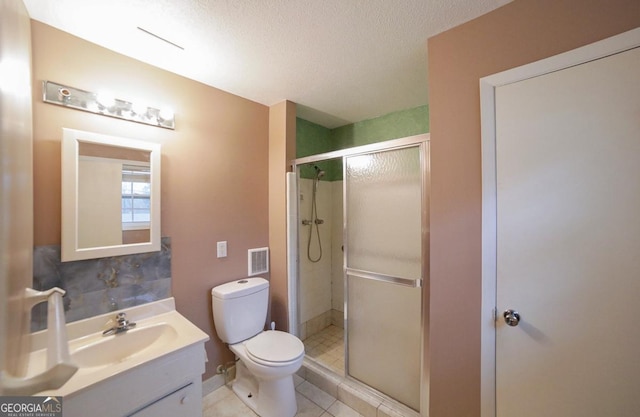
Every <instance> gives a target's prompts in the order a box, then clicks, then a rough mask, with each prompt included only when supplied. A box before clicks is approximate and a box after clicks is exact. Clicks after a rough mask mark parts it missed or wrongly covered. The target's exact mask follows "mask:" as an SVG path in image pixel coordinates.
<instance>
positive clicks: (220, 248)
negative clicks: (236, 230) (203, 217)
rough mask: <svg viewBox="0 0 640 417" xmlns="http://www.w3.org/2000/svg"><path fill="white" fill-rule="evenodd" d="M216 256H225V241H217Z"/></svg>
mask: <svg viewBox="0 0 640 417" xmlns="http://www.w3.org/2000/svg"><path fill="white" fill-rule="evenodd" d="M216 249H217V254H218V258H226V257H227V241H226V240H225V241H222V242H218V243H217V245H216Z"/></svg>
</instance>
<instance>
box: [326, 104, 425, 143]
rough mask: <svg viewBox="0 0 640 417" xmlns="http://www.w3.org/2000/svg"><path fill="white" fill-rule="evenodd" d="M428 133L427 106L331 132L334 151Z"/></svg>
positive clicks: (364, 121)
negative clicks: (334, 146)
mask: <svg viewBox="0 0 640 417" xmlns="http://www.w3.org/2000/svg"><path fill="white" fill-rule="evenodd" d="M427 132H429V106H420V107H414V108H413V109H407V110H402V111H398V112H395V113H389V114H386V115H384V116H380V117H376V118H375V119H369V120H363V121H362V122H356V123H353V124H350V125H345V126H341V127H337V128H335V129H332V130H331V141H332V143H334V144H335V145H336V146H337V147H336V148H335V149H347V148H351V147H354V146H361V145H368V144H371V143H377V142H383V141H385V140H391V139H398V138H404V137H407V136H414V135H419V134H421V133H427Z"/></svg>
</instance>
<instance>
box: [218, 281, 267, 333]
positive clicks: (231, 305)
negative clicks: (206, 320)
mask: <svg viewBox="0 0 640 417" xmlns="http://www.w3.org/2000/svg"><path fill="white" fill-rule="evenodd" d="M268 304H269V281H267V280H266V279H264V278H245V279H241V280H239V281H233V282H228V283H226V284H222V285H218V286H217V287H214V288H213V289H212V290H211V306H212V308H213V322H214V323H215V326H216V333H218V337H220V339H221V340H222V341H223V342H225V343H228V344H230V345H233V344H235V343H238V342H241V341H243V340H247V339H249V338H251V337H253V336H255V335H257V334H258V333H260V332H262V331H263V330H264V324H265V322H266V320H267V307H268Z"/></svg>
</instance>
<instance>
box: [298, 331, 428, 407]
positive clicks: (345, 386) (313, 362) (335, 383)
mask: <svg viewBox="0 0 640 417" xmlns="http://www.w3.org/2000/svg"><path fill="white" fill-rule="evenodd" d="M340 330H342V329H340ZM307 340H309V339H307ZM305 345H306V340H305ZM343 355H344V353H343ZM343 358H344V356H343ZM298 375H299V376H300V377H302V378H304V379H306V380H307V381H309V382H311V383H312V384H313V385H315V386H317V387H318V388H320V389H322V390H323V391H324V392H326V393H327V394H329V395H331V396H333V397H334V398H336V399H338V400H340V401H341V402H343V403H344V404H346V405H347V406H349V407H351V408H353V409H354V410H356V411H357V412H358V413H359V414H361V415H363V416H376V417H420V416H421V414H420V413H418V412H417V411H415V410H413V409H411V408H409V407H407V406H406V405H404V404H402V403H400V402H398V401H396V400H394V399H392V398H390V397H388V396H386V395H384V394H382V393H380V392H378V391H376V390H374V389H373V388H371V387H369V386H367V385H365V384H363V383H361V382H359V381H357V380H355V379H353V378H347V377H345V376H344V364H343V365H342V369H336V368H335V367H329V366H328V365H327V364H326V363H322V362H321V361H319V360H318V358H317V357H316V358H314V357H311V356H309V355H308V354H306V355H305V358H304V361H303V363H302V368H300V370H299V371H298Z"/></svg>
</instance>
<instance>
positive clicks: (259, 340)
mask: <svg viewBox="0 0 640 417" xmlns="http://www.w3.org/2000/svg"><path fill="white" fill-rule="evenodd" d="M245 348H246V350H247V353H248V354H249V356H252V357H254V358H256V359H260V360H263V361H268V362H290V361H292V360H295V359H297V358H299V357H300V356H301V355H302V354H303V353H304V345H303V344H302V342H301V341H300V339H298V338H297V337H295V336H293V335H291V334H289V333H285V332H281V331H279V330H268V331H266V332H262V333H260V334H259V335H257V336H255V337H254V338H252V339H251V340H249V341H247V343H246V344H245Z"/></svg>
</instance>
